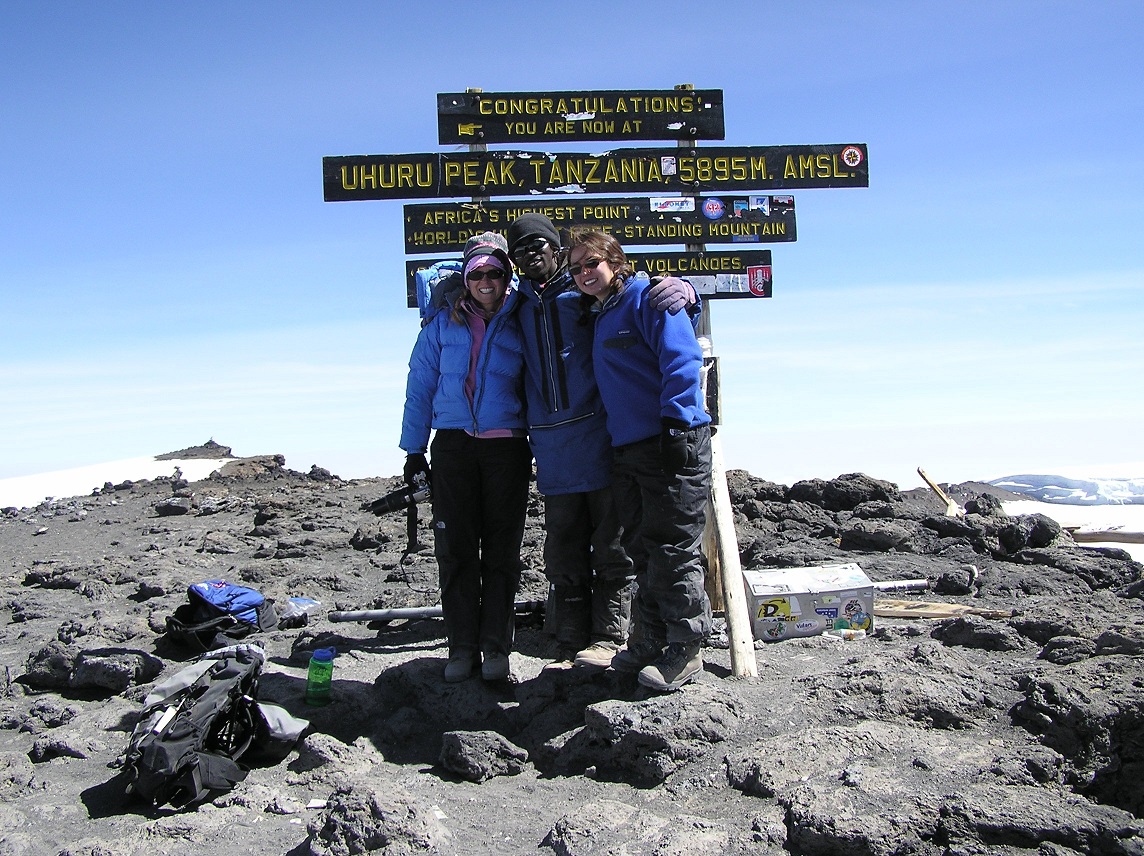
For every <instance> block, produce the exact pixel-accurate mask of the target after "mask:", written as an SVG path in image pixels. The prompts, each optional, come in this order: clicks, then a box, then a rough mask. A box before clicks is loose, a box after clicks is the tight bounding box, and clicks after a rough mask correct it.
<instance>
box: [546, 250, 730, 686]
mask: <svg viewBox="0 0 1144 856" xmlns="http://www.w3.org/2000/svg"><path fill="white" fill-rule="evenodd" d="M568 270H569V272H570V273H571V274H572V276H573V278H574V279H575V281H576V286H577V287H578V288H579V290H580V291H581V292H582V293H583V294H585V295H587V296H588V300H587V301H586V307H585V308H586V309H587V314H588V315H589V316H590V317H591V318H592V319H594V324H595V341H594V344H593V349H592V357H593V365H594V367H595V376H596V383H597V384H598V385H599V388H600V396H601V398H602V399H603V402H604V409H605V411H606V412H607V426H608V433H609V435H610V436H611V442H612V480H613V485H612V490H613V493H614V494H615V502H616V507H617V509H618V511H619V516H620V523H621V524H622V525H623V527H624V547H625V549H626V552H627V554H628V555H629V556H630V557H631V559H632V561H633V563H634V566H635V575H636V595H635V603H634V613H635V614H634V616H633V618H634V621H633V623H634V629H633V633H632V638H631V639H629V640H628V644H627V648H626V649H625V650H623V651H620V652H619V653H618V654H617V655H616V657H615V659H614V660H613V661H612V665H613V667H614V668H616V669H617V670H620V671H637V670H638V671H639V682H640V683H641V684H643V685H644V686H647V687H650V688H651V689H653V690H657V691H660V692H665V691H669V690H676V689H679V687H681V686H683V685H684V684H685V683H687V682H688V681H690V680H692V679H693V678H694V677H695V676H696V675H698V674H699V673H700V672H701V671H702V670H703V658H702V655H701V653H700V649H701V647H702V644H703V640H704V639H705V637H706V636H707V634H708V633H710V631H711V604H710V602H709V601H708V598H707V592H706V591H705V589H704V587H703V577H704V565H703V558H702V555H701V552H700V543H701V541H702V538H703V527H704V523H705V520H706V507H707V499H708V495H709V493H710V491H711V430H710V422H711V418H710V417H709V416H708V415H707V411H706V409H705V407H704V399H703V392H702V388H701V385H700V370H701V368H702V366H703V353H702V351H701V349H700V346H699V342H698V340H697V339H696V337H695V331H694V329H693V328H692V326H691V323H690V322H689V321H688V319H687V318H686V316H684V315H671V314H670V313H665V312H660V311H657V310H656V309H655V308H654V307H653V306H652V305H651V301H650V299H649V288H650V283H649V281H648V280H647V279H646V278H643V277H642V276H641V277H637V276H635V271H634V268H633V267H632V265H631V264H630V263H629V262H628V260H627V256H626V255H625V254H624V251H623V248H622V247H621V246H620V244H619V242H618V241H617V240H616V239H615V238H613V237H612V236H611V235H607V234H605V233H603V232H597V231H590V232H583V233H580V234H578V235H576V236H574V237H573V238H572V240H571V242H570V243H569V247H568Z"/></svg>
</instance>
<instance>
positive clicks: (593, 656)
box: [575, 640, 620, 669]
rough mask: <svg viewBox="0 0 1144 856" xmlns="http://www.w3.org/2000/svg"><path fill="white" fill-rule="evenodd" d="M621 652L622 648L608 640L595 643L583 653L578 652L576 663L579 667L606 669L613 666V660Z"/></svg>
mask: <svg viewBox="0 0 1144 856" xmlns="http://www.w3.org/2000/svg"><path fill="white" fill-rule="evenodd" d="M619 650H620V646H619V645H617V644H616V643H615V642H608V641H606V640H601V641H600V642H593V643H592V644H591V645H589V646H588V647H587V648H585V649H584V650H583V651H578V652H576V659H575V663H576V665H577V666H590V667H595V668H597V669H606V668H608V666H610V665H612V658H613V657H615V656H616V652H617V651H619Z"/></svg>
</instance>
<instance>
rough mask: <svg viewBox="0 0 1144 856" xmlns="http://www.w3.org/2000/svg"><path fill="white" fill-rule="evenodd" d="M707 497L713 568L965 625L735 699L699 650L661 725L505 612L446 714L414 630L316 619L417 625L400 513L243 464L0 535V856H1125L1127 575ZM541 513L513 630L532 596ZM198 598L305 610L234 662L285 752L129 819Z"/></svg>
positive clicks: (18, 512)
mask: <svg viewBox="0 0 1144 856" xmlns="http://www.w3.org/2000/svg"><path fill="white" fill-rule="evenodd" d="M728 481H729V487H730V492H731V497H732V504H733V507H734V509H735V516H736V519H735V525H736V530H737V534H738V540H739V549H740V554H741V557H742V563H743V566H744V568H746V569H751V568H783V567H796V566H802V565H818V564H826V563H835V562H856V563H858V564H859V565H860V566H861V567H862V568H863V570H865V571H866V572H867V573H868V574H869V576H870V577H871V578H872V579H874V580H875V581H891V580H909V579H920V578H924V579H926V580H928V581H929V583H930V585H931V590H929V591H926V592H924V593H921V594H914V595H899V594H894V595H892V596H893V597H896V598H903V597H911V598H913V599H915V600H926V601H942V602H945V603H950V604H962V605H968V606H973V607H976V608H979V609H980V610H982V611H983V612H984V614H973V613H970V614H966V615H962V616H957V617H952V618H944V619H927V618H916V617H911V618H908V619H899V618H883V617H878V618H876V619H875V630H874V633H873V634H872V635H871V636H869V637H868V638H866V639H861V640H855V641H842V640H839V639H836V638H831V637H825V636H818V637H813V638H808V639H801V640H788V641H783V642H777V643H762V642H760V643H756V656H757V660H758V666H759V674H760V676H759V677H758V678H736V677H732V676H731V670H730V658H729V655H728V651H727V650H726V647H725V646H726V642H725V637H721V635H720V634H719V633H716V634H714V635H713V637H712V639H711V640H710V643H711V644H710V647H708V648H707V649H706V650H705V657H706V659H707V663H708V668H707V671H706V673H705V674H704V675H703V676H702V678H701V679H700V680H699V681H697V682H696V683H694V684H692V685H689V686H687V687H685V688H684V689H683V690H681V691H680V692H678V693H674V694H670V695H664V696H658V695H652V694H649V693H648V692H647V691H645V690H644V689H642V688H641V687H639V686H638V685H637V684H636V683H635V682H634V680H633V679H631V678H624V677H621V676H618V675H616V674H615V673H612V672H610V671H583V670H579V669H567V668H565V669H552V668H547V669H546V668H545V666H546V665H547V664H548V663H549V661H550V660H551V658H552V655H553V654H554V646H553V644H552V641H551V639H550V637H549V636H547V635H546V634H545V633H544V630H543V621H542V616H541V615H539V614H536V615H531V616H525V617H523V618H522V620H521V624H520V628H519V632H518V639H517V650H516V651H515V652H514V654H513V656H512V667H513V680H512V681H511V682H508V683H505V684H499V685H490V684H486V683H484V682H482V681H481V680H480V679H474V680H470V681H468V682H465V683H462V684H455V685H447V684H444V683H443V682H442V681H441V680H440V672H441V669H442V666H443V664H444V658H445V653H446V652H445V648H444V644H443V638H442V626H441V622H440V620H438V619H418V620H401V621H393V622H389V623H375V624H369V623H364V622H332V621H330V620H329V611H331V610H359V609H379V608H389V607H401V606H425V605H432V604H434V603H435V602H436V592H435V578H436V567H435V564H434V561H433V555H432V549H431V547H429V546H428V545H430V544H431V535H430V533H429V530H428V528H427V521H428V515H429V509H428V506H427V505H423V506H422V507H421V509H420V519H419V523H418V528H417V530H416V538H415V539H414V540H415V543H414V544H413V545H412V547H413V548H412V549H409V547H410V545H409V538H408V537H407V536H408V532H407V520H406V517H405V515H404V514H403V513H400V512H397V513H393V514H390V515H387V516H385V517H382V518H376V517H374V516H372V515H370V514H368V513H365V512H363V511H362V510H361V505H362V503H363V502H364V501H367V500H372V499H375V498H377V497H378V496H380V495H382V494H384V493H387V492H388V491H390V490H394V489H396V488H398V487H399V486H400V481H399V479H397V478H390V479H371V480H359V481H342V480H340V479H338V478H336V477H334V476H331V475H330V474H329V473H328V472H325V471H324V470H321V469H319V468H314V469H312V470H311V472H309V473H305V474H303V473H296V472H291V471H289V470H286V469H285V468H284V466H283V461H282V460H281V458H279V457H275V456H268V457H262V458H250V459H239V460H236V461H234V462H232V463H231V464H228V465H227V467H226V468H225V469H224V470H223V471H222V473H220V474H216V476H214V477H212V478H211V479H208V480H205V481H202V482H197V483H193V484H191V485H182V484H180V483H179V482H177V481H175V480H174V479H172V480H171V481H162V480H160V481H155V482H150V483H141V484H128V483H124V484H120V485H107V486H105V487H104V488H103V489H102V490H100V491H97V492H96V493H95V494H94V495H92V496H85V497H79V498H74V499H65V500H57V501H54V502H51V503H45V504H43V505H41V506H39V507H37V508H27V509H5V510H4V511H3V513H2V515H0V568H2V569H3V573H2V574H0V587H2V594H0V661H2V662H3V664H4V665H5V667H6V680H5V681H4V684H3V686H2V687H0V856H17V854H73V856H80V854H83V856H97V854H98V856H120V855H121V854H122V856H126V854H196V856H197V854H201V853H203V852H211V853H225V854H239V853H258V854H306V853H312V854H350V853H364V852H379V853H391V854H396V853H441V854H461V853H465V854H469V853H477V854H480V853H537V852H540V853H547V852H555V853H558V854H569V856H571V855H572V854H588V853H593V854H598V853H611V854H663V856H668V854H684V853H732V854H735V853H768V852H769V853H775V854H779V853H794V854H835V853H855V854H973V853H999V854H1031V853H1039V854H1068V853H1101V854H1103V853H1110V854H1113V853H1144V823H1142V822H1141V820H1139V816H1140V815H1141V813H1142V812H1144V775H1142V773H1144V751H1142V748H1144V746H1142V742H1144V713H1142V711H1144V704H1142V703H1144V667H1142V663H1144V622H1142V620H1141V600H1140V598H1141V596H1142V594H1144V582H1142V581H1141V575H1142V568H1141V566H1140V565H1139V564H1136V563H1134V562H1132V561H1131V559H1130V557H1129V556H1128V555H1127V554H1126V553H1123V552H1122V551H1118V550H1107V549H1104V550H1100V549H1092V548H1084V547H1079V546H1077V545H1076V544H1074V543H1073V542H1072V539H1071V538H1070V536H1069V535H1068V533H1067V532H1062V531H1060V528H1059V527H1057V526H1056V525H1055V524H1054V523H1053V522H1052V521H1050V520H1048V519H1047V518H1040V517H1021V518H1008V517H1006V516H1005V515H1004V512H1003V511H1002V510H1001V507H1000V503H999V502H998V501H997V499H996V496H995V495H996V493H997V491H996V490H994V489H991V488H988V486H985V485H961V486H951V487H950V490H951V492H953V494H954V498H955V499H958V500H959V501H960V502H961V503H962V504H964V505H965V506H966V507H967V510H968V511H969V512H970V513H968V514H967V515H965V516H964V517H957V518H953V517H946V516H944V515H943V511H944V508H945V506H944V503H942V502H941V501H940V500H938V499H937V497H936V496H934V495H933V494H932V493H930V492H928V491H925V492H923V491H917V492H909V493H904V494H903V493H900V492H899V491H898V490H897V489H896V488H895V487H894V486H893V485H891V484H888V483H886V482H881V481H878V480H876V479H872V478H870V477H867V476H864V475H848V476H840V477H839V478H836V479H832V480H830V481H817V480H814V481H807V482H800V483H798V484H795V485H792V486H790V487H785V486H782V485H776V484H772V483H770V482H766V481H763V480H761V479H758V478H755V477H752V476H751V475H749V474H748V473H746V472H742V471H732V472H731V473H730V474H729V478H728ZM542 508H543V506H542V504H541V501H540V498H539V497H538V496H536V495H534V497H533V501H532V502H531V503H530V508H529V520H528V530H527V532H526V535H525V545H524V551H523V560H524V563H525V566H526V570H525V574H524V582H523V585H522V592H521V599H522V600H530V599H542V598H543V596H544V592H545V589H546V585H545V582H544V577H543V561H542V555H541V545H542V543H543V530H542V526H543V515H542ZM216 577H224V578H228V579H231V580H233V581H235V582H241V583H244V584H246V585H249V586H251V587H254V588H257V589H259V590H260V591H262V592H263V593H264V594H265V595H267V596H268V597H271V598H273V599H274V600H275V601H276V603H278V604H284V603H285V602H286V600H287V598H289V597H291V596H296V595H300V596H306V597H310V598H315V599H317V600H319V601H321V603H322V609H321V611H320V612H319V613H318V614H317V615H316V616H315V617H314V618H313V619H312V620H311V621H310V622H309V624H308V625H307V626H305V627H297V628H292V629H278V630H274V631H271V632H269V633H265V634H261V635H260V636H259V637H258V638H259V640H260V641H261V642H263V643H264V644H265V647H266V650H267V653H268V662H267V667H266V669H265V671H264V673H263V677H262V681H261V685H260V691H259V697H260V698H261V699H263V700H265V701H270V702H275V703H278V704H280V705H282V706H284V707H285V708H287V709H288V710H289V711H291V712H292V713H294V714H295V715H298V716H303V717H307V718H308V719H310V721H311V728H310V730H309V731H308V733H307V734H306V736H304V737H303V738H302V740H301V741H300V742H299V744H298V745H297V747H296V749H295V750H294V751H293V752H292V753H291V754H290V755H289V756H288V757H287V758H286V760H284V761H282V762H280V763H276V764H264V765H261V766H255V767H254V768H253V769H252V770H251V772H250V775H249V776H248V778H247V779H246V780H245V781H244V782H242V783H241V784H239V785H238V787H236V788H235V789H234V790H233V791H230V792H228V793H225V794H222V795H221V796H219V797H218V798H217V799H214V800H213V801H211V802H207V803H205V804H202V805H200V806H198V807H197V808H193V809H188V810H183V811H174V810H171V809H169V808H168V809H161V810H155V809H152V808H150V807H149V806H148V805H146V804H144V803H141V802H140V801H138V800H136V799H133V798H132V797H130V796H128V795H126V794H125V793H124V784H125V782H124V777H123V775H122V773H121V772H120V769H119V765H120V760H121V757H122V754H123V751H124V749H125V748H126V742H127V738H128V735H129V734H130V732H131V729H132V727H133V725H134V724H135V721H136V719H137V717H138V712H139V709H140V706H141V701H142V699H143V697H144V695H146V692H147V690H148V689H149V688H150V687H151V686H153V685H154V683H155V682H156V681H157V680H161V679H162V678H164V677H166V676H168V675H170V674H172V673H173V672H174V671H176V670H178V669H179V668H181V667H182V666H183V665H184V663H185V662H186V661H188V660H189V659H191V657H192V656H193V655H191V654H190V653H189V652H187V651H185V650H181V649H178V648H176V647H174V646H172V645H171V644H170V642H169V640H167V639H166V638H165V637H164V636H163V632H162V631H163V629H164V625H165V619H166V617H167V616H168V615H170V614H171V613H172V612H173V611H174V609H175V608H176V607H177V606H178V605H180V604H181V603H183V602H185V600H186V587H187V585H188V584H190V583H193V582H197V581H199V580H203V579H210V578H216ZM986 616H990V617H986ZM998 616H1000V617H998ZM328 645H334V646H336V647H337V649H338V656H337V659H336V661H335V672H334V685H333V694H334V698H333V701H332V702H331V703H330V704H329V705H328V706H326V707H320V708H313V707H307V706H306V705H305V704H304V702H303V689H304V686H305V670H306V662H307V660H308V657H309V652H310V651H311V650H313V649H314V648H316V647H325V646H328Z"/></svg>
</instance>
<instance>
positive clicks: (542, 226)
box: [508, 213, 560, 253]
mask: <svg viewBox="0 0 1144 856" xmlns="http://www.w3.org/2000/svg"><path fill="white" fill-rule="evenodd" d="M532 238H544V239H545V240H547V241H549V242H550V243H551V244H552V246H554V247H559V246H560V234H559V233H558V232H557V231H556V227H555V226H553V225H552V221H551V220H549V219H548V218H547V217H545V216H544V215H543V214H535V213H528V214H521V215H520V216H519V217H517V218H516V219H515V220H513V221H512V222H511V223H510V224H509V226H508V251H509V253H511V252H512V251H513V250H515V249H516V248H517V246H519V245H520V244H523V243H525V242H526V241H528V240H531V239H532Z"/></svg>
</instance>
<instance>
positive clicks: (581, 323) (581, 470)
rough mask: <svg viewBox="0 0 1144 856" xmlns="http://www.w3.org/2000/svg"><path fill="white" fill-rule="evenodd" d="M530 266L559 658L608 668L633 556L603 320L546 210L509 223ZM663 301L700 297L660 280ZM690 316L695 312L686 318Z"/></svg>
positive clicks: (535, 406) (535, 446) (528, 353)
mask: <svg viewBox="0 0 1144 856" xmlns="http://www.w3.org/2000/svg"><path fill="white" fill-rule="evenodd" d="M508 245H509V252H510V253H511V255H512V258H513V261H514V262H515V263H516V266H517V271H518V273H519V275H520V301H519V303H518V306H517V311H518V313H519V316H520V324H521V333H522V336H523V338H524V364H525V396H526V398H527V403H528V423H529V426H528V436H529V441H530V444H531V446H532V453H533V455H534V456H535V458H536V484H537V489H538V490H539V491H540V492H541V493H542V494H543V495H544V527H545V540H544V564H545V574H546V576H547V577H548V580H549V582H550V583H551V587H552V589H551V596H550V599H549V607H550V613H551V619H552V622H553V625H554V626H553V629H554V633H555V637H556V644H557V648H558V652H557V662H572V663H574V664H575V665H577V666H582V667H598V668H603V667H606V666H608V665H609V664H610V663H611V662H612V658H613V657H614V656H615V654H616V652H617V651H619V650H620V648H621V646H622V645H623V644H624V642H625V641H626V639H627V634H628V625H629V619H630V614H631V587H632V586H631V584H632V580H633V578H634V572H633V570H632V562H631V559H630V558H628V556H627V554H626V553H625V552H624V549H623V547H622V545H621V527H620V520H619V517H618V515H617V513H616V506H615V502H614V500H613V496H612V487H611V485H612V450H611V440H610V439H609V437H608V432H607V425H606V422H605V416H604V407H603V404H602V402H601V401H600V393H599V389H598V388H597V386H596V379H595V373H594V370H593V366H592V339H593V325H591V324H588V323H585V319H584V318H583V313H582V311H581V295H580V293H579V292H578V291H577V290H576V288H575V285H574V283H573V282H572V277H571V276H570V275H569V274H568V269H567V267H566V265H565V254H564V252H563V250H562V249H561V240H560V234H559V232H558V231H557V229H556V226H555V225H554V224H553V223H552V221H551V220H550V219H548V218H547V217H545V216H544V215H542V214H534V213H529V214H524V215H522V216H520V217H518V218H516V219H515V220H513V221H512V223H511V224H510V225H509V227H508ZM653 293H654V299H655V305H656V308H658V309H663V310H669V311H671V312H679V310H681V309H683V308H684V307H685V306H689V305H690V306H695V305H696V304H697V300H696V296H695V293H694V291H693V290H692V288H691V286H690V285H689V284H688V283H687V282H685V281H684V280H681V279H678V278H675V277H669V278H666V279H664V280H663V281H662V282H660V283H658V284H657V285H656V287H655V289H654V292H653ZM684 323H686V322H684Z"/></svg>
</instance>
